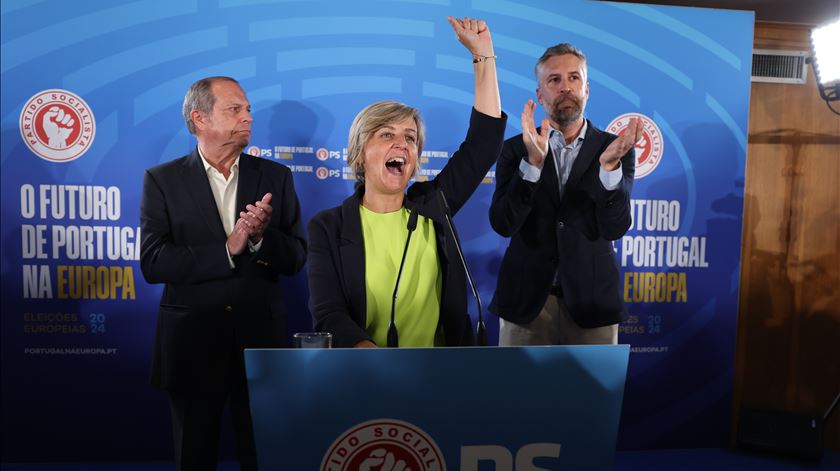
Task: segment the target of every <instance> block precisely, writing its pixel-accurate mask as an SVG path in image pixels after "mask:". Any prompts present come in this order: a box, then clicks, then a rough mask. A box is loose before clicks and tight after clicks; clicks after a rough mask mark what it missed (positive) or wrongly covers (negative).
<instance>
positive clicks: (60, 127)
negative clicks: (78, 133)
mask: <svg viewBox="0 0 840 471" xmlns="http://www.w3.org/2000/svg"><path fill="white" fill-rule="evenodd" d="M41 124H42V125H43V126H44V132H45V133H46V134H47V137H48V138H49V140H50V144H49V146H50V147H52V148H53V149H66V148H67V138H68V137H70V134H71V133H72V132H73V129H74V126H75V125H76V120H74V119H73V117H72V116H70V115H69V114H67V113H65V112H64V110H63V109H61V108H60V107H58V106H53V107H51V108H50V109H49V111H47V112H46V113H44V118H43V119H42V121H41Z"/></svg>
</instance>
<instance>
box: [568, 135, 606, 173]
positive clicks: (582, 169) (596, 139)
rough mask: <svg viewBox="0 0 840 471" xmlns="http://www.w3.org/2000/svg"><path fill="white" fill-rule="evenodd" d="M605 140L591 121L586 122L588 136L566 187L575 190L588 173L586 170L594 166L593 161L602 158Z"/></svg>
mask: <svg viewBox="0 0 840 471" xmlns="http://www.w3.org/2000/svg"><path fill="white" fill-rule="evenodd" d="M604 139H605V137H604V134H603V133H601V132H599V131H598V130H596V129H595V127H594V126H592V122H591V121H589V120H586V135H585V136H584V137H583V146H582V147H581V148H580V152H579V153H578V156H577V158H576V159H575V163H574V164H573V165H572V172H571V173H570V174H569V180H568V181H567V182H566V185H568V186H569V187H570V188H574V187H575V186H576V185H577V183H578V181H580V179H581V177H583V174H584V173H586V169H588V168H589V166H590V165H592V161H593V160H594V159H597V158H599V157H600V156H601V155H600V152H599V151H600V149H601V147H602V146H603V145H604Z"/></svg>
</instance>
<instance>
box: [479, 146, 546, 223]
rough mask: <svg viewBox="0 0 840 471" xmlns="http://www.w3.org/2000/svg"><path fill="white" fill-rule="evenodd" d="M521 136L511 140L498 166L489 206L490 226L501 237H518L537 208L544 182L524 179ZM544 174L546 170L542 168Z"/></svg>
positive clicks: (504, 148) (503, 150)
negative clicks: (535, 202)
mask: <svg viewBox="0 0 840 471" xmlns="http://www.w3.org/2000/svg"><path fill="white" fill-rule="evenodd" d="M526 152H527V151H526V150H525V146H524V144H522V135H521V134H520V135H518V136H515V137H512V138H511V139H508V140H507V142H505V145H504V147H503V148H502V155H501V156H500V157H499V163H498V164H496V189H495V190H494V191H493V200H492V202H491V203H490V226H491V227H492V228H493V230H494V231H496V233H498V234H499V235H500V236H502V237H512V236H513V235H514V234H516V233H517V232H518V231H519V229H520V228H521V227H522V225H523V224H524V223H525V220H526V219H528V215H529V214H531V210H532V209H533V207H534V195H536V193H537V189H538V188H539V186H540V183H541V182H542V178H540V179H539V180H537V181H536V182H529V181H527V180H523V179H522V175H520V173H519V164H520V162H522V158H523V157H524V156H525V155H526ZM543 171H545V168H543Z"/></svg>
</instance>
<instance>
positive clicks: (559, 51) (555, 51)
mask: <svg viewBox="0 0 840 471" xmlns="http://www.w3.org/2000/svg"><path fill="white" fill-rule="evenodd" d="M565 54H571V55H573V56H575V57H577V58H578V59H580V60H581V61H583V73H584V74H586V75H587V77H588V76H589V70H588V68H587V66H586V54H584V53H583V51H581V50H580V49H578V48H576V47H575V46H574V45H572V44H570V43H560V44H556V45H554V46H551V47H550V48H548V49H546V50H545V52H544V53H543V55H542V56H541V57H540V58H539V60H538V61H537V65H535V66H534V75H535V76H536V77H537V81H539V80H540V66H541V65H543V64H544V63H545V61H547V60H549V59H551V58H552V57H554V56H562V55H565Z"/></svg>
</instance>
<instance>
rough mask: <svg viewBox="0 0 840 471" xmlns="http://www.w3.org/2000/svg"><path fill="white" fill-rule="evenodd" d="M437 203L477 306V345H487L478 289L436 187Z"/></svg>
mask: <svg viewBox="0 0 840 471" xmlns="http://www.w3.org/2000/svg"><path fill="white" fill-rule="evenodd" d="M438 204H439V205H440V211H441V212H442V213H443V217H444V219H445V220H446V227H448V228H449V233H450V234H452V240H453V242H454V243H455V251H456V252H458V258H459V259H460V260H461V266H463V267H464V272H466V274H467V281H469V283H470V289H472V293H473V297H474V298H475V304H476V306H478V324H477V325H476V328H475V330H476V344H478V346H479V347H486V346H487V327H486V326H485V325H484V316H483V315H482V313H481V298H480V297H479V296H478V290H477V289H476V287H475V282H474V281H473V277H472V273H470V267H468V266H467V261H466V259H464V252H463V250H461V242H460V240H459V239H458V233H457V232H456V231H455V225H454V224H453V223H452V216H451V214H452V212H451V211H450V210H449V203H447V202H446V195H444V194H443V190H441V189H438Z"/></svg>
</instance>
